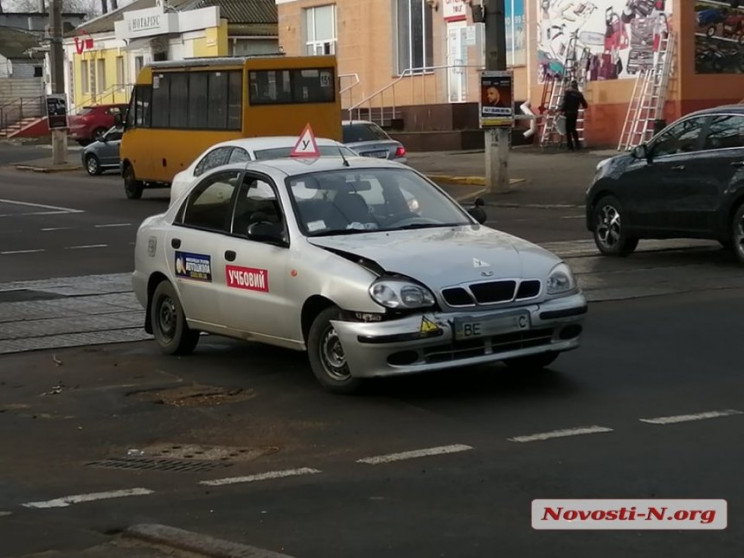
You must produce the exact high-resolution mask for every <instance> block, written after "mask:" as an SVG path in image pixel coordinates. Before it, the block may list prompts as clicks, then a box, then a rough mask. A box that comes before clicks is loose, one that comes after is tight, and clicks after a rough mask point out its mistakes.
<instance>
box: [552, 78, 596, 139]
mask: <svg viewBox="0 0 744 558" xmlns="http://www.w3.org/2000/svg"><path fill="white" fill-rule="evenodd" d="M588 106H589V105H588V104H587V102H586V99H585V98H584V95H583V94H582V93H581V91H579V84H578V83H576V80H573V81H571V84H570V85H569V87H568V89H566V92H565V93H564V94H563V102H562V103H561V108H560V109H559V110H560V111H561V114H563V115H564V116H565V117H566V143H567V144H568V149H569V151H573V150H574V146H575V148H576V149H581V143H580V142H579V132H577V131H576V120H578V118H579V108H584V109H586V108H587V107H588Z"/></svg>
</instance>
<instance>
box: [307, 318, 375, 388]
mask: <svg viewBox="0 0 744 558" xmlns="http://www.w3.org/2000/svg"><path fill="white" fill-rule="evenodd" d="M339 315H340V311H339V309H338V308H337V307H335V306H331V307H329V308H326V309H325V310H323V311H322V312H321V313H320V314H318V316H317V317H316V318H315V321H313V324H312V326H310V333H309V334H308V336H307V351H308V358H309V360H310V367H311V368H312V370H313V374H314V375H315V378H316V379H317V380H318V382H320V384H321V385H322V386H323V388H324V389H325V390H327V391H330V392H332V393H345V394H349V393H354V392H356V391H358V390H359V388H360V387H361V385H362V380H361V379H360V378H354V377H353V376H352V375H351V372H350V371H349V364H348V363H347V362H346V355H345V354H344V348H343V347H342V346H341V340H340V339H339V337H338V334H337V333H336V330H335V329H334V328H333V324H331V320H336V319H338V318H339Z"/></svg>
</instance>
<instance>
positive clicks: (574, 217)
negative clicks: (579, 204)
mask: <svg viewBox="0 0 744 558" xmlns="http://www.w3.org/2000/svg"><path fill="white" fill-rule="evenodd" d="M584 217H586V215H561V219H583V218H584Z"/></svg>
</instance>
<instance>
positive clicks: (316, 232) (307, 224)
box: [287, 168, 472, 236]
mask: <svg viewBox="0 0 744 558" xmlns="http://www.w3.org/2000/svg"><path fill="white" fill-rule="evenodd" d="M287 187H288V190H289V192H290V194H291V196H292V198H293V201H294V206H295V208H296V213H297V220H298V222H299V224H300V227H301V228H302V229H303V231H304V233H305V234H306V235H307V236H331V235H345V234H355V233H360V232H374V231H396V230H405V229H423V228H436V227H451V226H459V225H469V224H472V221H471V220H470V218H469V217H468V215H467V213H466V212H465V211H464V210H463V209H462V208H461V207H460V206H459V205H457V204H456V203H454V202H452V201H451V200H450V199H449V198H447V197H446V196H445V195H444V194H443V193H442V192H440V191H439V190H438V189H437V188H435V187H434V186H432V185H431V184H430V183H429V182H428V181H427V180H425V179H424V178H422V177H421V176H420V175H418V174H417V173H415V172H414V171H413V170H407V169H386V168H378V169H344V170H335V171H326V172H316V173H309V174H304V175H300V176H295V177H291V178H288V179H287Z"/></svg>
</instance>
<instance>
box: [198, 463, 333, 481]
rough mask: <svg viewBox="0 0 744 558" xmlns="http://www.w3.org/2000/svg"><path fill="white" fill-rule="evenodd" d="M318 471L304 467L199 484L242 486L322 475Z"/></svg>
mask: <svg viewBox="0 0 744 558" xmlns="http://www.w3.org/2000/svg"><path fill="white" fill-rule="evenodd" d="M320 472H321V471H319V470H318V469H310V468H309V467H302V468H300V469H287V470H285V471H269V472H268V473H259V474H257V475H248V476H246V477H228V478H224V479H213V480H208V481H200V482H199V484H203V485H205V486H224V485H226V484H240V483H244V482H256V481H262V480H269V479H281V478H285V477H296V476H299V475H315V474H317V473H320Z"/></svg>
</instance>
